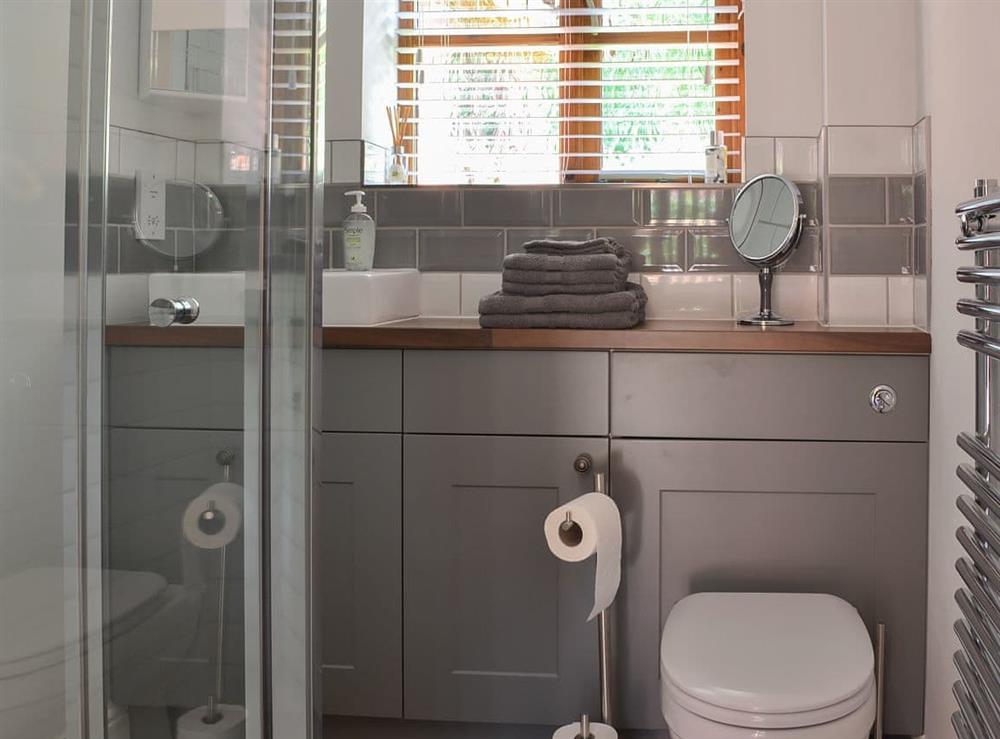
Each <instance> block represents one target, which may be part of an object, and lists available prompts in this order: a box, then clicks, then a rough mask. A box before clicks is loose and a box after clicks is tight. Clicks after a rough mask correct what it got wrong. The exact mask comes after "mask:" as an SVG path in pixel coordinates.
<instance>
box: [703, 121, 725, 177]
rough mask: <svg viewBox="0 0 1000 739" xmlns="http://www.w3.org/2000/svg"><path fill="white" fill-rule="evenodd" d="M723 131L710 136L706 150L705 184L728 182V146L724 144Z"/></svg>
mask: <svg viewBox="0 0 1000 739" xmlns="http://www.w3.org/2000/svg"><path fill="white" fill-rule="evenodd" d="M723 141H725V139H724V138H723V133H722V131H711V132H710V133H709V134H708V147H707V148H706V149H705V182H711V183H725V182H726V157H727V154H728V152H727V151H726V145H725V144H724V143H723Z"/></svg>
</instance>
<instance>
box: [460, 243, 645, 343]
mask: <svg viewBox="0 0 1000 739" xmlns="http://www.w3.org/2000/svg"><path fill="white" fill-rule="evenodd" d="M522 248H523V249H524V253H519V254H508V255H507V257H506V258H504V260H503V285H502V289H501V290H500V292H497V293H493V294H492V295H487V296H486V297H485V298H483V299H482V300H480V301H479V324H480V325H481V326H482V327H483V328H591V329H610V328H631V327H632V326H635V325H636V324H639V323H641V322H642V321H643V320H644V319H645V317H646V293H645V291H644V290H643V289H642V287H641V286H639V285H637V284H635V283H632V282H629V281H628V274H629V269H630V268H631V264H632V257H631V255H630V254H629V253H628V252H627V251H626V250H625V249H623V248H622V247H621V245H619V244H618V242H616V241H615V240H614V239H608V238H600V239H591V240H589V241H551V240H540V241H529V242H528V243H526V244H525V245H524V246H523V247H522Z"/></svg>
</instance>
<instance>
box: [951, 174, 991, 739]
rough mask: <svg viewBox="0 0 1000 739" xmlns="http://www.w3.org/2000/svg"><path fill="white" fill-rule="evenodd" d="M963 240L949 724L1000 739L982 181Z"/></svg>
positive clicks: (966, 210) (963, 215) (987, 205)
mask: <svg viewBox="0 0 1000 739" xmlns="http://www.w3.org/2000/svg"><path fill="white" fill-rule="evenodd" d="M955 214H956V215H957V216H958V217H959V220H960V221H961V226H962V235H961V236H960V237H959V238H958V239H956V241H955V243H956V244H957V246H958V248H959V249H961V250H963V251H970V252H972V253H973V255H974V256H975V264H974V265H973V266H969V267H960V268H959V269H958V273H957V274H958V280H959V282H966V283H971V284H973V285H975V297H974V298H963V299H962V300H959V301H958V306H957V307H958V312H959V313H961V314H963V315H966V316H971V317H972V318H974V319H975V330H972V331H969V330H963V331H959V332H958V343H959V344H961V345H962V346H964V347H966V348H967V349H972V350H973V351H974V352H975V355H976V428H975V433H972V434H968V433H962V434H959V436H958V446H959V448H960V449H961V450H962V451H964V452H965V453H966V454H968V455H969V459H970V461H969V462H968V463H963V464H960V465H959V466H958V479H959V480H961V481H962V483H963V484H964V485H965V488H966V492H963V494H961V495H959V497H958V509H959V510H960V511H961V512H962V515H963V516H965V518H966V522H967V523H966V524H965V525H963V526H960V527H959V529H958V531H957V532H956V536H957V538H958V541H959V543H960V544H961V546H962V549H963V556H962V557H961V558H960V559H959V560H958V562H956V563H955V567H956V569H957V570H958V574H959V576H960V577H961V579H962V587H960V588H959V589H958V591H956V593H955V601H956V602H957V603H958V607H959V610H960V611H961V614H962V617H961V618H960V619H959V620H958V621H956V622H955V633H956V634H957V635H958V641H959V644H960V646H961V648H960V649H959V650H958V651H957V652H955V657H954V661H955V667H957V668H958V674H959V680H958V681H956V682H955V684H954V686H953V692H954V694H955V699H956V700H957V701H958V710H957V711H955V713H954V714H952V717H951V723H952V726H953V727H954V729H955V734H956V735H957V736H958V738H959V739H1000V189H998V188H997V187H996V182H995V181H987V180H977V181H976V188H975V194H974V197H973V199H972V200H967V201H965V202H963V203H959V204H958V206H956V208H955Z"/></svg>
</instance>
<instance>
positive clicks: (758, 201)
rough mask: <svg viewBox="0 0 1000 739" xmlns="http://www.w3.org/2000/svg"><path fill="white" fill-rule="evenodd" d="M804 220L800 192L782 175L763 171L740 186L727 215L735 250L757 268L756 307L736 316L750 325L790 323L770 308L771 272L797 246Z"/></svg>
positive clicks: (789, 255) (785, 260) (772, 282)
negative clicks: (758, 296) (758, 288)
mask: <svg viewBox="0 0 1000 739" xmlns="http://www.w3.org/2000/svg"><path fill="white" fill-rule="evenodd" d="M804 220H805V215H804V213H803V204H802V194H801V193H800V192H799V188H797V187H796V186H795V184H794V183H793V182H791V181H789V180H786V179H785V178H784V177H780V176H778V175H775V174H764V175H760V176H759V177H754V178H753V179H752V180H750V181H749V182H747V183H746V184H745V185H744V186H743V187H741V188H740V190H739V192H738V193H736V198H735V200H734V201H733V210H732V213H731V215H730V217H729V237H730V238H731V239H732V242H733V247H734V248H735V249H736V251H737V253H738V254H739V255H740V256H741V257H742V258H743V259H744V260H746V261H747V262H749V263H750V264H752V265H753V266H755V267H757V268H758V269H759V270H760V278H759V279H760V310H759V311H758V312H757V313H756V314H754V315H751V316H746V317H743V318H740V323H741V324H744V325H753V326H790V325H791V324H793V323H794V321H792V320H791V319H788V318H782V317H781V316H778V315H775V313H774V311H773V310H772V308H771V297H772V288H773V286H774V272H775V270H777V269H779V268H780V267H781V265H783V264H784V263H785V262H787V261H788V259H789V257H791V256H792V253H793V252H794V251H795V247H796V246H798V243H799V238H800V237H801V235H802V225H803V221H804Z"/></svg>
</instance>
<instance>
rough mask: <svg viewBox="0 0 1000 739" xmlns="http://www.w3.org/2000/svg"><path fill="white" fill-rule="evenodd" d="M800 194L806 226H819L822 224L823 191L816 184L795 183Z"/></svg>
mask: <svg viewBox="0 0 1000 739" xmlns="http://www.w3.org/2000/svg"><path fill="white" fill-rule="evenodd" d="M795 184H796V186H797V187H798V188H799V192H800V193H802V205H803V207H804V208H805V212H806V226H820V225H822V223H823V191H822V189H821V188H820V186H819V183H818V182H796V183H795Z"/></svg>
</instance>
